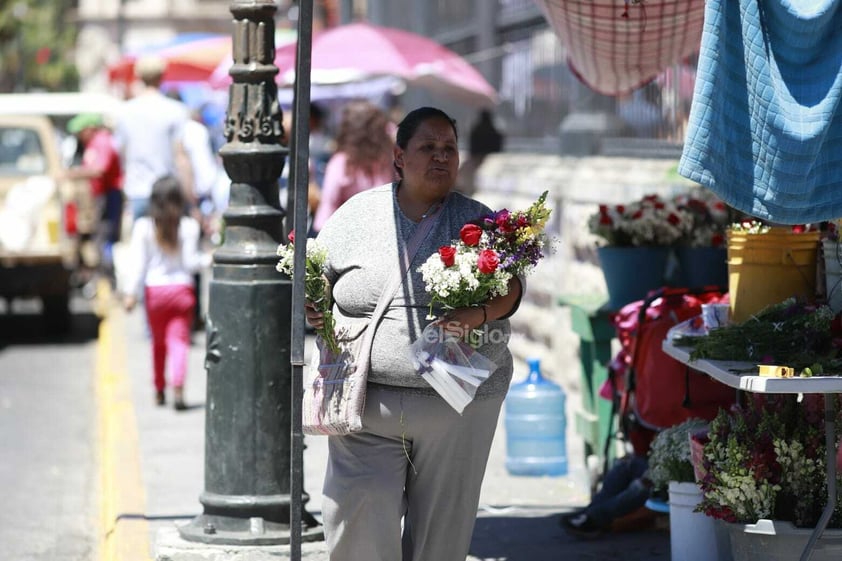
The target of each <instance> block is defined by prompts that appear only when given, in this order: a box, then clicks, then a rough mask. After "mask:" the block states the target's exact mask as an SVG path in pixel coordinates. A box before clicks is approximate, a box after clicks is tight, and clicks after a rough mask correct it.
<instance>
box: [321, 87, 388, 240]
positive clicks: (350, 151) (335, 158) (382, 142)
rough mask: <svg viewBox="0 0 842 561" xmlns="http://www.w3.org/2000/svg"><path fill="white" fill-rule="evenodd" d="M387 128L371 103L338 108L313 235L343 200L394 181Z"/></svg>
mask: <svg viewBox="0 0 842 561" xmlns="http://www.w3.org/2000/svg"><path fill="white" fill-rule="evenodd" d="M393 126H394V125H392V127H393ZM389 129H390V121H389V118H388V116H387V115H386V113H385V112H384V111H383V110H381V109H380V108H379V107H377V106H376V105H374V104H373V103H371V102H368V101H363V100H356V101H351V102H349V103H348V104H347V105H346V106H345V107H344V108H343V109H342V120H341V123H340V125H339V133H338V134H337V135H336V152H335V153H334V154H333V155H332V156H331V157H330V160H328V163H327V167H326V168H325V173H324V179H323V181H322V184H321V200H320V201H319V206H318V208H317V209H316V214H315V216H314V217H313V230H314V231H315V232H318V231H319V230H321V228H322V227H323V226H324V224H325V222H326V221H327V219H328V218H330V215H332V214H333V213H334V212H335V211H336V209H337V208H339V207H340V206H342V204H343V203H345V201H347V200H348V199H350V198H351V197H353V196H354V195H356V194H357V193H359V192H361V191H364V190H366V189H371V188H372V187H376V186H378V185H383V184H384V183H386V182H391V181H392V180H393V179H394V174H395V172H394V169H393V168H392V147H393V146H394V137H393V135H392V134H390V132H389Z"/></svg>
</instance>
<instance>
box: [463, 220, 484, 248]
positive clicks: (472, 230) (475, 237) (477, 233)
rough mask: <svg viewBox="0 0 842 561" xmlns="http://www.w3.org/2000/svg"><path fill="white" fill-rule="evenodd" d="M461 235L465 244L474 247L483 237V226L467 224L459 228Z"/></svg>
mask: <svg viewBox="0 0 842 561" xmlns="http://www.w3.org/2000/svg"><path fill="white" fill-rule="evenodd" d="M459 237H460V238H461V239H462V242H463V243H464V244H465V245H467V246H469V247H474V246H475V245H477V244H478V243H479V239H480V237H482V228H480V227H479V226H477V225H476V224H465V225H464V226H462V229H461V230H459Z"/></svg>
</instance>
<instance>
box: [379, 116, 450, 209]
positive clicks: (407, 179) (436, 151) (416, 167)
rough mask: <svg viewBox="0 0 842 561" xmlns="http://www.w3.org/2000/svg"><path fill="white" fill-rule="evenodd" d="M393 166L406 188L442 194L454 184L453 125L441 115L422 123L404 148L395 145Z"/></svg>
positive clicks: (433, 194) (434, 194)
mask: <svg viewBox="0 0 842 561" xmlns="http://www.w3.org/2000/svg"><path fill="white" fill-rule="evenodd" d="M395 165H397V166H398V167H399V168H400V169H401V170H402V171H403V184H404V185H406V187H407V188H408V189H411V190H416V191H417V192H419V193H424V194H429V195H432V196H433V197H443V196H444V195H446V194H447V192H448V191H449V190H450V189H451V187H453V186H454V185H455V184H456V176H457V174H458V173H459V148H458V146H457V143H456V133H455V132H454V131H453V126H452V125H451V124H450V123H449V122H448V121H447V120H446V119H443V118H441V117H433V118H431V119H427V120H426V121H424V122H422V123H421V124H420V125H419V126H418V129H417V130H416V131H415V134H414V135H413V136H412V138H410V139H409V142H408V143H407V146H406V149H405V150H404V149H402V148H401V147H400V146H396V147H395Z"/></svg>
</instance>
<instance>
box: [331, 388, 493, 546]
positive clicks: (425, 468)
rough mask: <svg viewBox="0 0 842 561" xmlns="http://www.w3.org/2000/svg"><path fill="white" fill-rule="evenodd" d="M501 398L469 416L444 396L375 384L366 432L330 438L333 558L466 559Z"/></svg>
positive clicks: (472, 407) (478, 404)
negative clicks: (459, 411)
mask: <svg viewBox="0 0 842 561" xmlns="http://www.w3.org/2000/svg"><path fill="white" fill-rule="evenodd" d="M502 404H503V397H497V398H491V399H484V400H476V401H474V402H472V403H471V404H469V405H468V406H467V407H466V408H465V410H464V411H463V414H462V415H461V416H460V415H459V414H458V413H457V412H456V411H454V410H453V409H452V408H451V407H450V406H449V405H447V403H445V401H444V400H443V399H441V398H439V397H437V396H436V397H429V396H422V395H413V394H407V393H403V392H400V391H395V390H391V389H384V387H383V386H378V385H372V384H369V387H368V392H367V396H366V405H365V412H364V414H363V432H361V433H356V434H353V435H347V436H331V437H329V443H328V449H329V453H328V466H327V473H326V476H325V484H324V498H323V503H322V515H323V519H324V529H325V537H326V540H327V545H328V549H329V550H330V559H331V561H400V560H401V559H402V560H403V561H465V558H466V557H467V554H468V549H469V547H470V545H471V534H472V533H473V529H474V521H475V520H476V515H477V508H478V506H479V495H480V488H481V486H482V479H483V476H484V475H485V467H486V463H487V462H488V454H489V452H490V449H491V441H492V439H493V437H494V430H495V429H496V427H497V418H498V416H499V414H500V408H501V406H502ZM404 516H405V523H404V524H403V525H402V518H403V517H404Z"/></svg>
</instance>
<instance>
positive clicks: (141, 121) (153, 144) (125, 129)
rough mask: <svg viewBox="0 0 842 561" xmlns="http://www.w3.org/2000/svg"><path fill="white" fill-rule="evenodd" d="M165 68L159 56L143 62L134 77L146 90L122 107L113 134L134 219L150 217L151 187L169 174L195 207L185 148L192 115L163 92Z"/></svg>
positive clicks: (191, 176) (189, 166)
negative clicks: (187, 129)
mask: <svg viewBox="0 0 842 561" xmlns="http://www.w3.org/2000/svg"><path fill="white" fill-rule="evenodd" d="M165 69H166V62H165V61H164V60H162V59H161V58H159V57H142V58H140V59H138V61H137V63H136V64H135V73H136V74H137V76H138V78H140V80H141V82H142V90H141V91H140V93H138V95H136V96H134V97H133V98H132V99H130V100H128V101H127V102H126V103H125V104H123V107H122V109H121V112H120V115H119V116H118V117H117V126H116V128H115V131H114V132H115V139H116V142H117V146H118V148H119V150H120V154H121V157H122V160H123V169H124V171H125V179H124V184H123V190H124V192H125V194H126V198H127V200H128V204H129V208H130V209H131V214H132V218H133V219H134V220H137V219H138V218H140V217H141V216H144V215H145V214H146V211H147V209H148V206H149V194H150V193H151V191H152V184H153V183H154V182H155V181H156V180H158V179H159V178H161V177H164V176H167V175H172V176H175V177H177V178H178V179H179V181H180V183H181V185H182V187H183V188H184V189H185V195H186V198H187V200H188V202H189V203H191V205H195V194H194V187H193V171H192V169H191V164H190V158H189V156H188V154H187V151H186V149H185V147H184V143H183V138H184V126H185V125H186V123H187V122H188V120H189V118H190V116H189V113H188V110H187V107H186V106H185V105H184V104H182V103H179V102H177V101H175V100H173V99H169V98H168V97H166V96H165V95H164V94H163V93H162V92H161V91H160V87H161V80H162V78H163V75H164V70H165Z"/></svg>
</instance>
